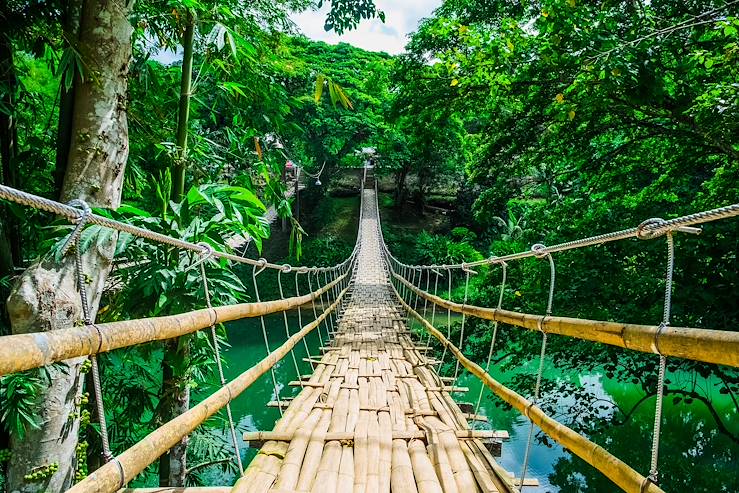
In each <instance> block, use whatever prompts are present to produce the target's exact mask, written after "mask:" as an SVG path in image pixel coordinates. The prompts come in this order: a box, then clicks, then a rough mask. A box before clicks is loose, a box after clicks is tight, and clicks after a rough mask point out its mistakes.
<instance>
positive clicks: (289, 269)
mask: <svg viewBox="0 0 739 493" xmlns="http://www.w3.org/2000/svg"><path fill="white" fill-rule="evenodd" d="M292 271H293V266H292V265H290V264H284V265H283V266H282V270H281V272H284V273H285V274H289V273H291V272H292Z"/></svg>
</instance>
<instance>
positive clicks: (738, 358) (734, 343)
mask: <svg viewBox="0 0 739 493" xmlns="http://www.w3.org/2000/svg"><path fill="white" fill-rule="evenodd" d="M392 275H393V276H394V277H395V278H396V279H398V280H399V281H400V282H401V283H403V284H404V285H405V286H406V287H408V288H409V289H410V290H411V291H413V292H414V293H416V294H418V295H419V296H421V297H422V298H424V299H426V300H428V301H430V302H431V303H434V304H436V305H437V306H441V307H443V308H446V309H449V310H451V311H453V312H456V313H463V314H465V315H470V316H473V317H477V318H482V319H485V320H494V321H498V322H503V323H506V324H509V325H513V326H516V327H522V328H524V329H529V330H537V331H538V330H540V329H541V330H542V331H543V332H546V333H548V334H557V335H563V336H568V337H574V338H576V339H582V340H586V341H592V342H602V343H604V344H609V345H611V346H617V347H622V348H626V349H631V350H634V351H640V352H643V353H652V354H662V355H664V356H670V357H676V358H684V359H691V360H694V361H702V362H704V363H716V364H721V365H727V366H733V367H739V332H734V331H728V330H712V329H696V328H690V327H669V326H668V327H664V328H663V329H662V330H661V331H660V328H659V326H657V325H637V324H625V323H620V322H605V321H600V320H586V319H581V318H569V317H552V316H544V315H531V314H528V313H519V312H513V311H509V310H498V309H495V308H484V307H479V306H473V305H461V304H459V303H454V302H452V301H448V300H445V299H443V298H440V297H438V296H434V295H432V294H430V293H427V292H426V291H423V290H421V289H418V288H417V287H415V286H414V285H413V284H411V283H410V282H408V281H407V280H406V279H404V278H403V277H402V276H400V275H398V274H397V273H395V272H393V273H392Z"/></svg>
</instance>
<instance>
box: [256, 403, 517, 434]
mask: <svg viewBox="0 0 739 493" xmlns="http://www.w3.org/2000/svg"><path fill="white" fill-rule="evenodd" d="M316 408H317V409H321V407H318V406H316ZM328 409H331V408H330V407H327V410H328ZM335 412H336V408H335V407H334V413H335ZM383 412H385V413H388V411H383ZM418 415H423V413H418ZM383 431H385V430H383ZM454 434H455V435H456V437H457V439H458V440H485V439H490V438H498V439H504V438H509V437H508V432H507V431H498V430H454ZM390 437H391V439H392V440H404V441H408V440H423V439H424V438H425V437H426V435H425V434H424V432H422V431H418V430H415V431H411V430H405V431H397V430H396V431H392V433H391V435H390ZM296 438H297V437H296V436H295V434H294V433H292V432H289V431H285V432H279V431H247V432H245V433H244V441H247V442H271V441H276V442H290V441H292V440H295V439H296ZM354 438H355V434H354V432H353V431H329V432H327V433H326V435H325V436H324V437H323V440H324V441H326V442H332V441H343V440H354Z"/></svg>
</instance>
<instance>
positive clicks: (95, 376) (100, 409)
mask: <svg viewBox="0 0 739 493" xmlns="http://www.w3.org/2000/svg"><path fill="white" fill-rule="evenodd" d="M69 205H71V206H73V207H80V208H81V209H82V213H81V214H80V216H79V219H78V220H77V225H76V226H75V228H74V230H73V231H72V233H71V234H70V236H69V238H68V239H67V241H66V242H65V243H64V245H63V247H62V252H63V253H66V252H67V251H69V248H70V247H71V246H72V245H74V267H75V274H76V277H77V289H78V291H79V295H80V304H81V305H82V318H83V321H84V323H85V325H86V326H88V327H94V328H95V331H96V332H97V335H98V341H99V345H98V351H99V350H100V347H102V344H103V335H102V333H101V332H100V329H99V328H98V326H97V325H95V321H94V320H93V319H92V313H91V311H90V303H89V300H88V298H87V282H86V280H85V273H84V272H83V268H82V248H81V245H80V241H79V239H80V234H81V233H82V230H83V229H84V227H85V224H86V223H87V221H88V218H89V216H90V214H91V213H92V209H91V208H90V206H89V205H87V202H85V201H84V200H82V199H75V200H73V201H71V202H70V203H69ZM90 364H91V371H90V374H91V375H92V388H93V392H94V394H95V412H96V413H97V417H98V424H99V425H100V442H101V443H102V447H103V451H102V456H103V460H104V461H105V462H110V461H111V460H112V459H113V453H112V452H111V450H110V439H109V437H108V426H107V423H106V421H105V404H104V403H103V388H102V384H101V382H100V367H99V365H98V359H97V355H96V354H92V355H90Z"/></svg>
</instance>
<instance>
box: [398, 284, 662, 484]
mask: <svg viewBox="0 0 739 493" xmlns="http://www.w3.org/2000/svg"><path fill="white" fill-rule="evenodd" d="M391 285H392V284H391ZM392 289H393V291H394V292H395V296H397V298H398V300H399V301H400V303H401V304H402V305H403V308H405V309H406V310H407V311H408V313H410V314H411V315H412V316H413V317H415V318H416V319H417V320H418V321H419V322H420V323H421V324H422V325H423V326H424V328H425V329H426V330H427V331H428V332H429V333H430V334H431V335H433V336H434V337H436V339H438V340H439V342H441V343H442V344H443V345H444V346H446V347H447V349H448V350H449V351H450V352H451V353H452V354H454V356H455V357H456V358H457V359H458V360H459V362H460V363H462V365H464V367H465V368H467V370H469V372H470V373H472V374H473V375H474V376H476V377H477V378H479V379H480V380H481V381H482V383H484V384H485V386H487V387H488V388H489V389H490V390H492V391H493V392H495V394H496V395H497V396H498V397H500V398H501V399H503V400H504V401H505V402H506V403H508V404H510V405H511V406H512V407H514V408H516V409H517V410H518V411H520V412H521V413H522V414H524V415H525V416H526V417H528V418H529V419H530V420H531V421H532V422H533V423H535V424H536V425H538V426H539V428H541V430H542V431H543V432H544V433H546V434H547V435H548V436H549V437H550V438H552V439H553V440H554V441H556V442H557V443H559V444H560V445H562V446H563V447H566V448H567V449H568V450H570V451H571V452H572V453H574V454H575V455H577V456H578V457H580V458H581V459H583V460H584V461H585V462H587V463H588V464H590V465H591V466H593V467H594V468H596V469H597V470H598V471H600V472H601V473H603V474H604V475H605V476H606V477H607V478H608V479H610V480H611V481H613V482H614V483H615V484H616V485H617V486H619V487H620V488H621V489H623V490H624V491H626V492H628V493H664V491H663V490H662V489H661V488H660V487H659V486H657V485H655V484H654V483H651V482H647V481H646V478H645V477H644V476H642V475H641V474H639V473H638V472H637V471H636V470H634V469H633V468H632V467H631V466H629V465H628V464H626V463H625V462H623V461H621V460H620V459H619V458H618V457H616V456H614V455H612V454H611V453H610V452H608V451H607V450H606V449H604V448H603V447H601V446H600V445H597V444H595V443H593V442H591V441H590V440H588V439H587V438H585V437H584V436H582V435H580V434H579V433H577V432H576V431H575V430H573V429H571V428H569V427H567V426H565V425H563V424H562V423H559V422H557V421H555V420H554V419H552V418H550V417H549V416H547V415H546V414H544V411H542V410H541V409H540V408H539V407H537V406H535V405H534V403H533V402H531V401H529V400H528V399H526V398H524V397H523V396H521V395H519V394H518V393H516V392H515V391H513V390H511V389H509V388H507V387H506V386H504V385H503V384H501V383H500V382H498V381H497V380H495V379H494V378H493V377H491V376H490V375H489V374H488V373H486V372H485V370H484V369H483V368H482V367H481V366H479V365H478V364H476V363H475V362H474V361H472V360H470V359H468V358H467V357H466V356H465V355H464V354H463V353H462V351H460V350H459V348H457V347H456V346H454V344H452V343H451V342H450V341H449V340H448V339H447V338H446V337H445V336H444V335H443V334H442V333H441V332H440V331H439V330H437V329H436V328H435V327H434V326H433V325H431V324H430V323H429V322H428V321H427V320H426V319H425V318H423V317H422V316H421V315H420V314H419V313H418V312H416V311H415V310H414V309H413V308H411V307H410V306H409V305H408V304H407V303H406V302H405V301H404V300H403V298H401V296H400V293H398V290H397V289H396V288H395V286H392Z"/></svg>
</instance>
